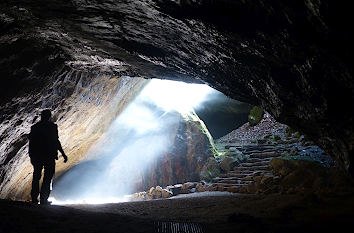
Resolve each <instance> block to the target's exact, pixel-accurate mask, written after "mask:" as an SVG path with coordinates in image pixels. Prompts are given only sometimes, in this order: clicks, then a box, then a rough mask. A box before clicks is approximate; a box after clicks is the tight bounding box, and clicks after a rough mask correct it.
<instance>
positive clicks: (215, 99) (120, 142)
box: [50, 79, 251, 204]
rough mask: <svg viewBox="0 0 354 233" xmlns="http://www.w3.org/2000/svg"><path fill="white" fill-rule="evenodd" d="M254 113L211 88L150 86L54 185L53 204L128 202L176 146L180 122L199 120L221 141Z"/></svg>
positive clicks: (157, 82)
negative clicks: (143, 179) (139, 183)
mask: <svg viewBox="0 0 354 233" xmlns="http://www.w3.org/2000/svg"><path fill="white" fill-rule="evenodd" d="M250 108H251V106H250V105H248V104H245V103H242V102H239V101H235V100H232V99H230V98H228V97H226V96H225V95H223V94H222V93H221V92H219V91H217V90H215V89H212V88H211V87H209V86H208V85H204V84H190V83H184V82H177V81H170V80H159V79H153V80H149V82H148V83H147V84H146V85H145V87H144V88H143V89H142V90H141V91H140V93H139V94H137V96H136V97H135V98H134V99H132V100H131V102H130V103H129V104H128V105H127V107H126V108H125V109H124V110H123V112H122V113H121V114H120V115H118V116H117V117H116V119H115V120H114V121H113V123H112V124H111V126H110V127H109V129H108V130H107V131H106V132H105V133H104V135H103V136H102V137H101V138H100V139H99V140H98V142H96V143H95V145H93V146H92V149H91V150H90V151H89V152H88V153H87V155H86V156H85V159H84V160H82V161H81V162H80V163H79V164H77V165H76V166H74V167H73V168H71V169H69V170H68V171H66V172H65V173H64V174H62V175H61V176H60V177H58V178H57V179H56V180H55V182H54V186H55V188H54V190H53V192H52V195H51V198H50V200H51V201H52V202H53V203H55V204H72V203H87V204H101V203H116V202H124V201H127V200H128V198H127V197H126V196H127V195H129V194H131V193H133V192H134V191H132V190H135V188H134V185H136V184H135V183H136V180H138V175H139V174H141V173H144V172H145V170H147V169H148V167H149V166H150V164H152V163H154V160H156V159H158V158H159V157H161V155H162V154H164V153H166V151H168V148H170V147H173V146H176V145H174V144H173V143H174V142H172V141H170V140H171V139H170V138H172V137H173V134H174V133H175V131H174V130H173V129H174V128H176V126H177V125H178V124H180V121H181V117H180V116H182V118H185V117H187V116H188V115H191V114H192V115H193V114H194V115H195V116H196V117H197V118H198V116H200V119H201V120H202V121H204V123H205V125H206V128H207V129H209V128H210V129H211V131H210V134H211V136H212V138H215V139H217V138H219V137H221V136H224V135H226V134H227V133H229V132H230V131H232V130H234V129H236V128H237V127H238V126H240V125H242V124H244V123H246V122H247V115H248V114H249V110H250ZM198 119H199V118H198ZM208 134H209V132H208ZM192 143H193V142H192ZM142 155H143V156H142ZM137 171H140V173H139V172H137ZM122 174H123V175H122ZM141 191H143V190H141Z"/></svg>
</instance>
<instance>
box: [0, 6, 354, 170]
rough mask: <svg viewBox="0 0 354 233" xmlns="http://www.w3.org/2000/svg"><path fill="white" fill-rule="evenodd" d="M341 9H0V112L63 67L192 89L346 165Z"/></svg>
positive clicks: (349, 112)
mask: <svg viewBox="0 0 354 233" xmlns="http://www.w3.org/2000/svg"><path fill="white" fill-rule="evenodd" d="M350 11H351V9H350V8H349V7H348V6H346V5H345V4H342V3H338V2H336V1H331V0H324V1H320V0H300V1H281V0H273V1H264V0H252V1H244V0H239V1H231V0H220V1H212V0H179V1H177V0H141V1H132V0H130V1H129V0H125V1H123V0H120V1H118V0H71V1H69V0H60V1H59V0H46V1H44V0H38V1H25V0H2V1H1V3H0V54H1V57H0V75H1V78H0V84H1V86H0V91H1V96H2V98H1V102H0V103H1V104H2V105H3V106H5V104H6V103H7V102H8V101H10V100H11V99H12V98H15V97H19V96H21V95H24V94H25V93H36V92H39V91H40V90H41V89H42V88H43V87H44V86H45V85H44V84H45V83H50V82H53V80H52V78H53V77H54V76H55V75H54V74H55V72H58V70H61V69H63V67H66V68H70V69H74V70H82V71H85V72H90V73H105V74H111V75H114V76H131V77H138V76H139V77H145V78H165V79H173V80H181V81H186V82H204V83H208V84H209V85H210V86H212V87H214V88H215V89H217V90H220V91H221V92H223V93H224V94H226V95H227V96H230V97H232V98H234V99H237V100H241V101H245V102H248V103H251V104H254V105H260V106H262V107H263V108H264V109H266V110H267V111H268V112H270V113H271V114H272V115H273V116H274V117H275V118H276V119H277V120H279V121H280V122H282V123H286V124H288V125H290V126H291V127H294V128H295V129H297V130H299V131H301V132H302V133H305V134H306V135H308V136H309V137H310V138H312V139H313V140H315V141H316V142H317V143H318V144H319V145H321V146H322V147H323V148H324V149H326V150H327V151H328V152H330V154H332V155H333V156H334V157H336V158H337V160H338V161H339V162H340V164H342V165H343V166H345V167H346V168H348V167H349V164H350V161H351V158H353V147H354V134H353V127H354V126H353V125H354V124H353V96H354V95H353V94H354V88H353V83H354V81H353V77H352V76H353V65H352V60H353V59H352V58H353V43H352V41H353V35H352V27H351V26H349V25H350V22H352V20H351V18H353V17H352V16H351V15H352V14H351V12H350ZM49 77H52V78H49ZM9 109H10V110H9ZM2 110H3V111H8V113H11V111H14V110H13V108H11V107H2ZM3 118H4V117H3V116H2V117H1V119H2V120H4V119H3Z"/></svg>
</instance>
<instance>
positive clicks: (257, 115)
mask: <svg viewBox="0 0 354 233" xmlns="http://www.w3.org/2000/svg"><path fill="white" fill-rule="evenodd" d="M263 114H264V111H263V109H262V108H260V107H258V106H254V107H253V108H252V109H251V111H250V114H249V115H248V122H249V123H250V126H255V125H257V124H258V123H259V122H260V121H261V120H262V118H263Z"/></svg>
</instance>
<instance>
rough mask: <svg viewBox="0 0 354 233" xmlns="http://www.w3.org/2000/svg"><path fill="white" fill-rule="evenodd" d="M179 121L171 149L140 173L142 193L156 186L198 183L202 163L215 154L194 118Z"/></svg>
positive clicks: (204, 130)
mask: <svg viewBox="0 0 354 233" xmlns="http://www.w3.org/2000/svg"><path fill="white" fill-rule="evenodd" d="M179 122H180V123H179V124H178V127H177V129H176V133H175V134H174V135H173V142H172V144H171V148H168V149H167V151H166V153H164V154H163V155H162V157H161V158H158V159H156V160H154V161H153V164H152V165H151V166H150V168H149V169H148V171H146V172H145V173H144V174H143V176H142V179H141V181H142V183H141V187H142V190H148V189H150V188H151V187H154V186H156V185H160V186H163V187H164V186H167V185H171V184H178V183H184V182H187V181H199V180H200V179H201V177H200V175H201V171H202V168H203V166H204V164H205V163H206V161H207V160H208V158H210V157H213V156H214V153H216V151H215V149H214V148H213V144H212V142H211V140H212V139H211V137H210V135H209V132H208V131H207V130H206V128H205V125H204V124H203V122H201V121H200V120H199V118H198V117H197V116H196V115H191V116H188V117H187V118H184V119H183V118H181V117H180V120H179ZM142 190H137V191H142Z"/></svg>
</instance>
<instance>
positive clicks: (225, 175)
mask: <svg viewBox="0 0 354 233" xmlns="http://www.w3.org/2000/svg"><path fill="white" fill-rule="evenodd" d="M247 175H248V174H241V173H226V174H220V175H219V177H217V178H242V177H245V176H247ZM217 178H214V179H217Z"/></svg>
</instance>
